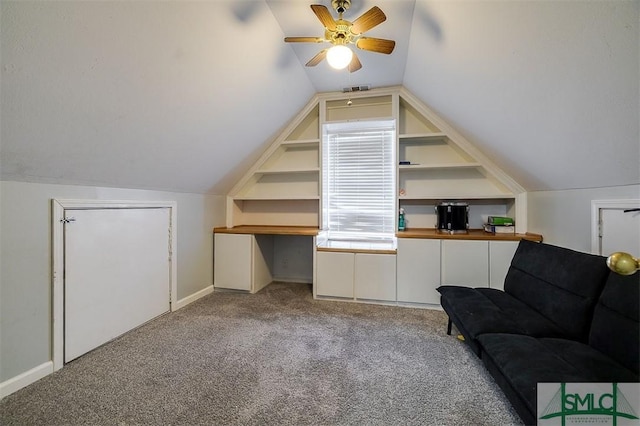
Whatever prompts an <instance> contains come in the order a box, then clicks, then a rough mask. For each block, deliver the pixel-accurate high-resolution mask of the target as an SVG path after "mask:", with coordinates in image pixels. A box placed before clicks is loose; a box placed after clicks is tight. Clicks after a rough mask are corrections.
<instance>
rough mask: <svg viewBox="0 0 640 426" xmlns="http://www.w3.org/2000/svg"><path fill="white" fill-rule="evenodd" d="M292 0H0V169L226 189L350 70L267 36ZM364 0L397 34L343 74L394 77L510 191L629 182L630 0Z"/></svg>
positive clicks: (637, 178) (635, 93)
mask: <svg viewBox="0 0 640 426" xmlns="http://www.w3.org/2000/svg"><path fill="white" fill-rule="evenodd" d="M319 2H320V3H323V4H326V5H329V4H330V1H328V0H322V1H319ZM301 3H303V5H302V6H300V4H301ZM305 3H306V2H301V1H300V0H286V1H279V0H256V1H208V2H207V1H205V2H191V1H170V2H164V1H162V2H161V1H158V2H136V1H131V2H128V1H127V2H88V1H87V2H77V1H72V2H63V1H56V2H24V1H15V2H14V1H2V2H0V20H1V21H0V31H1V45H0V48H1V55H2V57H1V59H2V68H1V70H0V72H1V75H0V90H1V92H0V102H1V108H0V112H1V116H0V120H1V121H0V144H1V145H0V169H1V176H2V179H5V180H19V181H36V182H54V183H64V184H89V185H100V186H116V187H129V188H148V189H160V190H167V191H177V192H196V193H214V194H225V193H226V192H227V191H228V189H229V188H230V187H231V186H232V185H233V183H234V181H235V180H236V179H237V178H239V177H240V176H241V175H242V173H243V171H244V170H246V169H247V168H248V167H249V165H250V164H251V162H252V161H253V160H254V159H255V158H257V156H258V155H259V153H260V152H261V151H262V149H263V148H264V147H265V145H266V144H267V143H268V142H269V140H270V139H271V138H272V137H274V136H275V135H276V134H277V133H278V131H279V129H281V128H282V127H283V126H285V125H286V123H287V122H288V121H289V120H291V119H292V118H293V117H294V116H295V115H296V113H297V112H298V111H299V110H300V109H301V108H302V107H303V106H304V105H305V104H306V103H307V101H308V100H309V99H310V98H311V97H312V95H313V94H314V93H315V92H317V91H325V90H340V89H341V88H342V87H344V86H345V84H344V83H345V81H349V80H345V76H342V75H340V76H339V77H333V75H335V74H332V75H331V77H327V76H328V75H330V74H328V73H331V72H333V71H331V70H329V69H328V67H324V68H323V67H321V66H318V67H316V68H315V69H306V68H305V67H304V66H303V65H304V63H305V62H306V61H307V60H308V57H307V56H308V53H307V52H306V50H305V49H306V47H302V46H299V47H298V46H290V45H285V44H284V43H283V42H282V38H283V37H284V36H285V35H314V33H308V32H307V31H305V33H304V34H292V33H291V31H293V30H294V29H295V30H296V31H298V30H299V31H303V28H302V27H299V26H300V25H301V24H300V23H299V22H298V21H296V20H294V21H292V16H293V15H295V16H299V17H300V19H301V21H300V22H302V23H304V22H309V25H312V26H313V27H310V29H311V28H313V29H312V31H316V30H317V27H319V24H318V23H317V22H315V21H314V19H315V17H314V16H313V15H312V14H311V12H310V10H309V9H308V5H305ZM375 4H377V5H379V6H380V7H381V8H382V9H383V10H385V13H387V16H388V20H387V22H385V23H383V24H382V25H380V27H379V28H376V29H375V30H373V31H372V34H371V36H375V37H384V38H395V36H394V35H395V34H398V37H400V39H399V40H398V48H397V50H396V51H395V52H394V53H393V54H392V55H390V56H389V57H384V56H378V57H376V56H371V54H369V55H370V56H367V52H363V58H362V59H363V65H364V67H365V68H363V71H362V73H361V74H360V75H358V73H354V74H353V75H352V76H351V77H350V78H351V80H350V82H351V83H353V84H372V85H373V86H374V87H376V86H378V85H392V84H393V85H395V84H404V85H405V86H406V87H407V88H408V89H409V90H410V91H412V92H413V93H414V94H416V95H417V96H418V97H419V98H421V99H422V100H423V101H424V102H425V103H426V104H427V105H429V106H430V107H431V108H432V109H434V110H435V111H436V112H438V113H439V114H440V115H441V116H442V117H443V118H444V119H445V120H447V121H448V122H449V123H451V124H452V125H453V126H455V127H456V128H457V129H458V130H459V131H461V132H462V133H463V134H464V135H465V137H467V138H468V139H469V140H470V141H471V142H472V143H474V144H476V145H477V146H478V147H479V148H480V149H481V150H483V151H484V152H485V153H486V154H488V155H490V156H491V157H493V158H494V160H495V161H496V163H498V164H499V165H500V167H501V168H503V169H504V170H505V171H506V172H508V173H509V174H511V175H512V176H513V177H514V178H515V179H516V180H517V181H518V182H519V183H520V184H522V185H523V186H524V187H525V188H526V189H527V190H559V189H569V188H590V187H602V186H612V185H628V184H637V183H640V136H639V121H640V109H639V99H640V94H639V90H640V89H639V80H640V77H639V75H640V74H639V63H640V42H639V30H638V28H639V26H640V25H639V21H640V18H639V16H640V2H638V1H637V0H630V1H611V2H539V1H530V2H529V1H523V2H513V1H426V0H394V1H385V0H380V1H373V0H371V1H369V0H363V1H362V4H359V2H358V1H357V0H354V10H353V12H354V15H353V16H358V15H359V14H361V13H362V12H364V11H365V10H367V9H368V8H369V7H371V6H372V5H375ZM306 25H307V24H304V26H305V27H306ZM318 35H321V34H318ZM312 47H313V46H312ZM333 86H335V87H333Z"/></svg>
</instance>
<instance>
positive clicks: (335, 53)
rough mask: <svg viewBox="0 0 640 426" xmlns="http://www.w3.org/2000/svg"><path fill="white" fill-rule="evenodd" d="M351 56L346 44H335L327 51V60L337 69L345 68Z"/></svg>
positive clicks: (351, 53)
mask: <svg viewBox="0 0 640 426" xmlns="http://www.w3.org/2000/svg"><path fill="white" fill-rule="evenodd" d="M352 58H353V52H352V51H351V49H349V48H348V47H347V46H344V45H341V44H339V45H337V46H333V47H331V48H330V49H329V50H328V51H327V62H329V65H331V67H332V68H335V69H337V70H343V69H345V68H346V67H347V66H348V65H349V64H350V63H351V59H352Z"/></svg>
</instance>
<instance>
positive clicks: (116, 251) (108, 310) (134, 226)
mask: <svg viewBox="0 0 640 426" xmlns="http://www.w3.org/2000/svg"><path fill="white" fill-rule="evenodd" d="M65 219H66V222H67V223H66V224H65V230H64V251H65V260H64V265H65V266H64V270H65V279H64V359H65V362H69V361H71V360H73V359H75V358H77V357H79V356H80V355H83V354H85V353H86V352H88V351H90V350H92V349H94V348H96V347H98V346H100V345H102V344H103V343H106V342H108V341H109V340H111V339H113V338H115V337H118V336H120V335H121V334H123V333H125V332H127V331H129V330H131V329H133V328H135V327H137V326H139V325H141V324H143V323H145V322H146V321H149V320H150V319H153V318H155V317H157V316H158V315H161V314H163V313H165V312H167V311H169V307H170V285H171V284H170V283H171V281H170V276H171V274H170V271H171V270H170V264H171V263H170V249H169V244H170V235H169V232H170V209H168V208H127V209H119V208H114V209H88V210H68V209H65Z"/></svg>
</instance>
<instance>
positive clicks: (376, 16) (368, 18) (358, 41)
mask: <svg viewBox="0 0 640 426" xmlns="http://www.w3.org/2000/svg"><path fill="white" fill-rule="evenodd" d="M331 6H332V7H333V8H334V9H335V11H336V12H337V13H338V20H335V19H333V16H331V12H329V9H327V7H326V6H324V5H321V4H312V5H311V10H313V13H315V14H316V16H317V17H318V19H319V20H320V22H321V23H322V25H323V26H324V29H325V32H324V37H285V38H284V41H285V42H287V43H331V44H332V45H333V46H332V47H330V48H326V49H323V50H321V51H320V52H319V53H318V54H317V55H315V56H314V57H313V58H311V60H309V62H307V63H306V66H308V67H314V66H316V65H318V64H319V63H320V62H322V60H323V59H325V58H326V59H327V61H328V62H329V65H331V66H332V67H333V68H336V69H344V68H347V67H348V68H349V72H355V71H358V70H359V69H360V68H362V64H361V63H360V60H359V59H358V56H357V55H356V54H355V52H353V50H351V49H350V48H348V47H347V45H349V44H355V46H356V47H357V48H358V49H362V50H368V51H370V52H377V53H384V54H386V55H388V54H390V53H391V52H393V49H394V47H395V45H396V42H395V41H393V40H386V39H383V38H374V37H364V36H363V35H362V34H364V33H365V32H366V31H369V30H370V29H372V28H373V27H375V26H377V25H379V24H381V23H383V22H384V21H385V20H386V19H387V17H386V15H385V14H384V12H382V10H380V8H379V7H377V6H374V7H372V8H371V9H369V10H368V11H366V12H365V13H363V14H362V15H361V16H360V17H359V18H357V19H356V20H355V21H353V22H350V21H347V20H345V19H342V14H343V13H344V12H345V11H346V10H347V9H349V7H350V6H351V0H332V1H331Z"/></svg>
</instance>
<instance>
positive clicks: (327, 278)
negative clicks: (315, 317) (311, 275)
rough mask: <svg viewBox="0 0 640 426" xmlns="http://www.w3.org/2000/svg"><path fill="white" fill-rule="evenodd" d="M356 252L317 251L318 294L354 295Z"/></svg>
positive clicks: (333, 295)
mask: <svg viewBox="0 0 640 426" xmlns="http://www.w3.org/2000/svg"><path fill="white" fill-rule="evenodd" d="M353 258H354V254H353V253H340V252H331V251H319V252H317V253H316V294H317V295H318V296H332V297H350V298H352V297H353V274H354V259H353Z"/></svg>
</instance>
